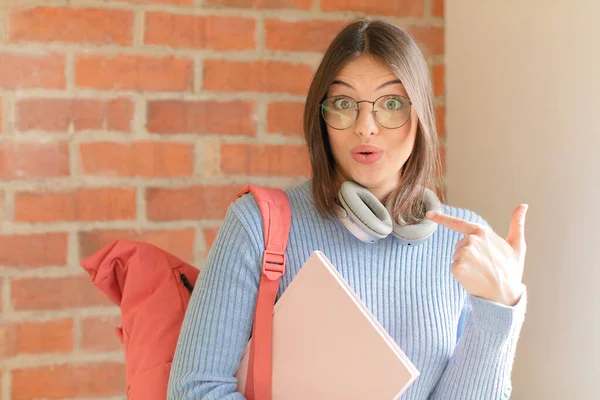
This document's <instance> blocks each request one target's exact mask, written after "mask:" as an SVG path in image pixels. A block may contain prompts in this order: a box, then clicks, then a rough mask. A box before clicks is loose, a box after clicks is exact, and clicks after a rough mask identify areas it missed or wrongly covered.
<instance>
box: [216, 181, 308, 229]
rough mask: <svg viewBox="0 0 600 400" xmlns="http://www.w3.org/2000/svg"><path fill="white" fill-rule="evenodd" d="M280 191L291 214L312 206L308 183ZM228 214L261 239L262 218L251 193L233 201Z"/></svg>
mask: <svg viewBox="0 0 600 400" xmlns="http://www.w3.org/2000/svg"><path fill="white" fill-rule="evenodd" d="M281 190H282V191H283V192H284V193H285V195H286V197H287V198H288V201H289V203H290V207H291V208H292V210H293V213H294V211H298V210H299V209H302V207H301V205H306V204H309V203H310V204H312V198H311V195H310V181H304V182H301V183H299V184H295V185H292V186H290V187H287V188H281ZM309 208H310V207H309ZM228 213H231V214H234V215H235V217H236V218H237V219H239V220H240V222H241V223H242V225H244V227H245V228H246V229H247V230H249V231H250V232H254V233H255V234H257V235H259V237H262V229H263V221H262V216H261V213H260V208H259V207H258V203H257V202H256V199H255V198H254V196H253V195H252V194H251V193H246V194H244V195H242V196H240V197H239V198H237V199H236V200H235V201H233V202H232V203H231V204H230V205H229V210H228Z"/></svg>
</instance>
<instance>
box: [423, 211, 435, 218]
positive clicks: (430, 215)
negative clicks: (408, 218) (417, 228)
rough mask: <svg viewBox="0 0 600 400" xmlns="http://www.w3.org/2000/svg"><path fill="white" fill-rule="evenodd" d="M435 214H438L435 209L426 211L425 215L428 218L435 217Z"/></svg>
mask: <svg viewBox="0 0 600 400" xmlns="http://www.w3.org/2000/svg"><path fill="white" fill-rule="evenodd" d="M435 215H436V214H435V211H427V212H426V213H425V216H426V217H427V218H433V217H435Z"/></svg>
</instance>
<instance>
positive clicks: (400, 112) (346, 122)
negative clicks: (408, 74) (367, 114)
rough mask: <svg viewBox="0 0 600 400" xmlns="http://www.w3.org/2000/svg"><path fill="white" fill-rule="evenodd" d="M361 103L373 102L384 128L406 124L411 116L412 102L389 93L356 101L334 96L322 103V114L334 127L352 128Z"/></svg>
mask: <svg viewBox="0 0 600 400" xmlns="http://www.w3.org/2000/svg"><path fill="white" fill-rule="evenodd" d="M360 103H371V104H372V106H373V111H372V112H373V116H374V117H375V120H376V121H377V122H378V123H379V124H380V125H381V126H383V127H384V128H388V129H396V128H400V127H401V126H403V125H404V124H406V123H407V122H408V120H409V118H410V110H411V105H412V102H411V101H410V100H409V99H408V98H406V97H404V96H400V95H396V94H388V95H384V96H381V97H378V98H377V99H376V100H375V101H369V100H360V101H356V100H354V99H353V98H352V97H350V96H333V97H329V98H327V99H325V100H324V101H323V102H322V103H321V114H322V115H323V119H324V120H325V123H326V124H327V125H329V126H330V127H332V128H333V129H340V130H341V129H347V128H350V127H351V126H352V125H353V124H354V122H356V119H357V118H358V113H359V112H360V108H359V106H358V105H359V104H360Z"/></svg>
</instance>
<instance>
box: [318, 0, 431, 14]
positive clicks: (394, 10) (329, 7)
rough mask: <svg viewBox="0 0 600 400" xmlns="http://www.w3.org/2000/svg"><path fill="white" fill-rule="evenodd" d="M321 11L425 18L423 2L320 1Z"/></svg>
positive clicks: (423, 0)
mask: <svg viewBox="0 0 600 400" xmlns="http://www.w3.org/2000/svg"><path fill="white" fill-rule="evenodd" d="M321 10H323V11H358V12H361V13H365V14H369V15H382V16H383V15H384V16H395V17H423V16H425V0H413V1H371V0H321Z"/></svg>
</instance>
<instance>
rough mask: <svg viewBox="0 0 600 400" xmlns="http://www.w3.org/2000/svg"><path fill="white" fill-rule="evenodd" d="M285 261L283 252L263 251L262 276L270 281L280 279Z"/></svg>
mask: <svg viewBox="0 0 600 400" xmlns="http://www.w3.org/2000/svg"><path fill="white" fill-rule="evenodd" d="M285 261H286V257H285V253H284V252H283V251H273V250H265V252H264V253H263V259H262V270H263V274H264V275H265V276H266V277H267V278H269V279H270V280H276V279H279V278H281V276H282V275H283V272H284V271H285Z"/></svg>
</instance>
